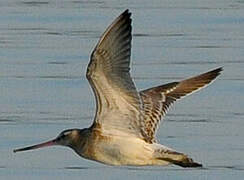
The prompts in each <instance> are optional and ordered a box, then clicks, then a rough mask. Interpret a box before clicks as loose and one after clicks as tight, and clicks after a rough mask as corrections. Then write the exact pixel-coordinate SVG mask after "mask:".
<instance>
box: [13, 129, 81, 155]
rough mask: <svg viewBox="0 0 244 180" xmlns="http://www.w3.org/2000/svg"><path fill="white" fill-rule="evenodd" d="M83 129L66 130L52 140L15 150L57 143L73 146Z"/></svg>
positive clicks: (37, 147)
mask: <svg viewBox="0 0 244 180" xmlns="http://www.w3.org/2000/svg"><path fill="white" fill-rule="evenodd" d="M81 131H82V130H80V129H68V130H64V131H63V132H61V133H60V134H59V135H58V136H57V137H56V138H55V139H52V140H50V141H47V142H44V143H40V144H36V145H33V146H28V147H24V148H19V149H14V152H20V151H27V150H33V149H39V148H43V147H48V146H55V145H61V146H68V147H71V148H72V146H73V145H74V144H75V142H76V141H78V140H79V137H80V132H81Z"/></svg>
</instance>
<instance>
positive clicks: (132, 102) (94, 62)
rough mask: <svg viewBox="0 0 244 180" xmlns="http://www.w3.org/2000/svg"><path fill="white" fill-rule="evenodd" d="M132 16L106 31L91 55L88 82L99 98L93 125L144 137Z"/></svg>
mask: <svg viewBox="0 0 244 180" xmlns="http://www.w3.org/2000/svg"><path fill="white" fill-rule="evenodd" d="M130 16H131V13H129V12H128V10H126V11H125V12H123V13H122V14H121V15H120V16H119V17H117V18H116V19H115V20H114V22H113V23H112V24H111V25H110V26H109V27H108V28H107V30H106V31H105V32H104V34H103V35H102V37H101V38H100V40H99V42H98V44H97V46H96V47H95V49H94V51H93V52H92V55H91V60H90V63H89V65H88V68H87V74H86V75H87V79H88V80H89V83H90V85H91V87H92V89H93V91H94V94H95V97H96V105H97V110H96V117H95V120H94V125H96V127H98V125H99V127H101V128H102V130H103V131H106V130H108V131H109V132H112V131H115V130H119V131H123V132H125V133H127V134H128V133H130V134H134V135H137V136H141V132H140V131H141V130H140V129H141V124H140V123H141V122H142V121H141V120H140V119H141V112H142V107H141V100H140V96H139V93H138V92H137V90H136V88H135V85H134V83H133V81H132V79H131V76H130V73H129V71H130V67H129V65H130V55H131V38H132V36H131V29H132V28H131V18H130Z"/></svg>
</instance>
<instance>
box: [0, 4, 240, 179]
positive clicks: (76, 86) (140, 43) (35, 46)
mask: <svg viewBox="0 0 244 180" xmlns="http://www.w3.org/2000/svg"><path fill="white" fill-rule="evenodd" d="M126 8H129V9H130V11H131V12H132V13H133V15H132V18H133V49H132V59H133V61H132V76H133V78H134V80H135V82H136V84H137V87H138V89H144V88H148V87H151V86H156V85H159V84H163V83H167V82H171V81H176V80H181V79H183V78H186V77H189V76H192V75H196V74H198V73H200V72H205V71H207V70H209V69H213V68H216V67H222V66H223V67H224V72H223V74H222V75H221V76H220V77H219V78H218V80H217V81H215V82H214V83H213V84H211V86H209V87H208V88H206V89H204V90H202V91H200V92H197V93H196V94H194V95H192V96H189V97H187V98H185V99H184V100H182V101H180V102H178V103H176V104H175V106H174V107H173V108H172V109H171V110H170V111H169V113H168V116H167V117H166V118H165V120H164V122H163V125H162V126H161V128H160V130H159V131H158V139H159V140H160V142H161V143H163V144H165V145H167V146H170V147H173V148H174V149H176V150H179V151H182V152H185V153H187V154H189V155H190V156H191V157H193V158H194V159H195V160H196V161H198V162H201V163H203V165H204V168H202V169H183V168H180V167H176V166H168V167H112V166H106V165H102V164H98V163H96V162H92V161H88V160H84V159H81V158H80V157H78V156H77V155H76V154H75V153H73V152H72V150H70V149H68V148H63V147H53V148H46V149H42V150H39V151H33V152H28V153H18V154H13V153H12V150H13V149H14V148H16V147H20V146H23V145H30V144H33V143H38V142H41V141H43V140H47V139H50V138H53V137H55V136H56V135H57V134H58V133H59V132H60V131H62V130H64V129H68V128H74V127H76V128H77V127H78V128H79V127H80V128H82V127H87V126H89V125H90V124H91V123H92V119H93V115H94V112H95V102H94V96H93V94H92V92H91V88H90V87H89V84H88V82H87V80H86V78H85V72H86V67H87V64H88V61H89V57H90V53H91V51H92V49H93V48H94V47H95V44H96V42H97V41H98V38H99V36H100V35H101V33H102V32H103V31H104V30H105V28H106V27H107V25H109V24H110V23H111V21H112V20H113V19H114V18H115V17H116V16H118V15H119V14H120V13H121V12H122V11H124V10H125V9H126ZM243 8H244V1H239V0H236V1H225V0H221V1H220V0H219V1H214V2H213V1H201V2H200V1H199V2H196V1H193V0H186V1H174V2H173V1H159V0H154V1H146V0H143V1H139V0H135V1H132V2H131V1H130V2H129V1H118V2H117V1H111V0H105V1H99V0H98V1H79V0H78V1H54V0H47V1H16V0H10V1H1V2H0V142H1V143H0V153H1V160H0V178H1V179H18V180H20V179H71V178H72V179H115V178H116V179H149V178H150V179H174V180H177V179H187V180H189V179H192V180H195V179H223V180H225V179H226V180H227V179H228V180H229V179H230V178H234V179H242V178H243V175H244V171H243V170H244V156H243V150H244V144H243V143H242V142H243V137H244V131H243V128H244V121H243V118H244V111H243V107H244V96H243V90H244V71H243V69H244V50H243V49H244V31H243V29H244V18H243V17H244V11H243Z"/></svg>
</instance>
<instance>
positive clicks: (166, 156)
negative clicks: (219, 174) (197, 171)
mask: <svg viewBox="0 0 244 180" xmlns="http://www.w3.org/2000/svg"><path fill="white" fill-rule="evenodd" d="M155 155H156V158H157V159H158V160H162V161H167V162H169V163H171V164H175V165H178V166H181V167H184V168H192V167H202V164H200V163H197V162H194V161H193V160H192V159H191V158H189V157H188V156H187V155H185V154H183V153H179V152H176V151H174V150H169V149H157V150H156V151H155Z"/></svg>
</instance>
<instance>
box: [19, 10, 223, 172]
mask: <svg viewBox="0 0 244 180" xmlns="http://www.w3.org/2000/svg"><path fill="white" fill-rule="evenodd" d="M131 21H132V20H131V13H130V12H129V11H128V9H127V10H125V11H124V12H123V13H122V14H121V15H120V16H118V17H117V18H116V19H115V20H114V21H113V22H112V24H111V25H110V26H109V27H108V28H107V29H106V31H105V32H104V33H103V34H102V36H101V38H100V39H99V41H98V43H97V45H96V47H95V49H94V50H93V52H92V54H91V57H90V63H89V65H88V68H87V72H86V77H87V79H88V81H89V83H90V85H91V88H92V90H93V92H94V95H95V98H96V114H95V117H94V121H93V124H92V125H91V126H90V127H89V128H84V129H68V130H65V131H63V132H61V133H60V134H59V135H58V136H57V137H56V138H55V139H53V140H50V141H47V142H44V143H41V144H37V145H33V146H29V147H24V148H19V149H15V150H14V152H20V151H26V150H32V149H37V148H41V147H47V146H54V145H61V146H67V147H70V148H71V149H73V150H74V151H75V152H76V153H77V154H78V155H80V156H81V157H83V158H86V159H89V160H94V161H98V162H101V163H104V164H108V165H131V166H144V165H147V166H150V165H169V164H174V165H178V166H181V167H201V166H202V165H201V164H200V163H197V162H195V161H193V159H192V158H190V157H189V156H188V155H186V154H184V153H182V152H178V151H176V150H174V149H172V148H169V147H166V146H164V145H161V144H159V143H158V141H157V139H156V137H155V136H156V132H157V129H158V127H159V124H160V120H161V119H162V118H163V117H164V116H165V114H166V112H167V111H168V109H169V107H170V106H171V105H172V104H173V103H174V102H175V101H177V100H179V99H181V98H183V97H185V96H186V95H189V94H191V93H193V92H196V91H197V90H199V89H201V88H203V87H205V86H206V85H208V84H209V83H210V82H212V81H213V80H214V79H215V78H216V77H217V76H218V75H219V74H220V72H221V71H222V68H217V69H214V70H212V71H209V72H206V73H203V74H200V75H198V76H195V77H191V78H188V79H185V80H183V81H179V82H172V83H168V84H165V85H160V86H157V87H152V88H149V89H146V90H142V91H137V89H136V87H135V84H134V82H133V81H132V78H131V75H130V57H131V39H132V33H131V31H132V26H131Z"/></svg>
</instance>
